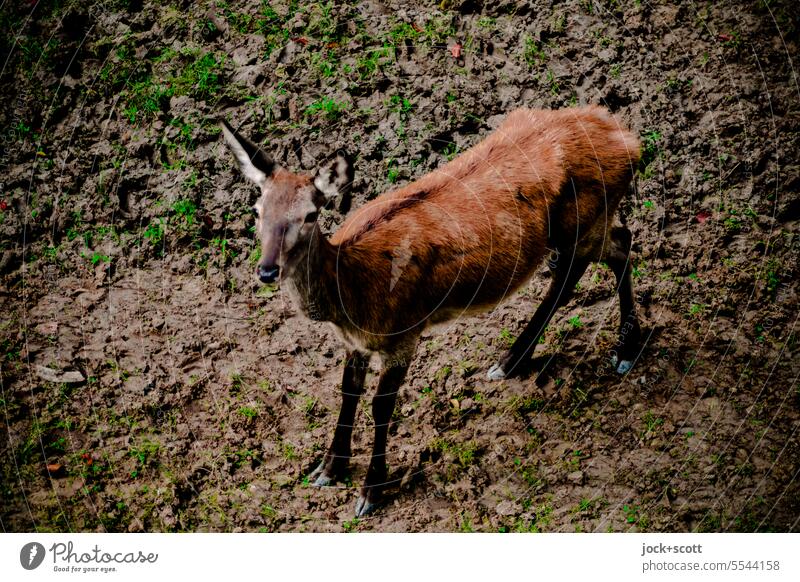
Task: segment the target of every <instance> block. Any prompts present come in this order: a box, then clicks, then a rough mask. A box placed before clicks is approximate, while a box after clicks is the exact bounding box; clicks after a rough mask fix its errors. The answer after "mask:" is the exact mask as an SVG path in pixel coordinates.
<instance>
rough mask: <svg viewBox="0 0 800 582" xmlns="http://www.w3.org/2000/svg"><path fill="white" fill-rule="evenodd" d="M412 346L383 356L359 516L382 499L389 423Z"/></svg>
mask: <svg viewBox="0 0 800 582" xmlns="http://www.w3.org/2000/svg"><path fill="white" fill-rule="evenodd" d="M412 356H413V348H412V349H410V350H405V351H403V352H402V353H397V352H395V353H394V354H392V355H387V356H385V357H384V359H383V370H382V371H381V375H380V379H379V380H378V390H377V391H376V392H375V396H374V398H373V399H372V418H373V420H374V422H375V440H374V441H373V445H372V458H371V459H370V463H369V469H368V470H367V477H366V479H365V480H364V485H363V487H361V493H360V495H359V497H358V501H356V512H355V514H356V517H363V516H365V515H368V514H370V513H372V511H373V510H374V509H375V508H376V507H377V506H378V504H379V503H380V501H381V498H382V495H383V490H384V489H385V487H386V485H387V483H386V481H387V477H388V469H387V466H386V444H387V441H388V439H389V423H390V422H391V420H392V414H393V413H394V406H395V403H396V402H397V393H398V391H399V390H400V386H402V384H403V381H404V380H405V377H406V372H408V366H409V364H410V363H411V362H410V360H411V357H412Z"/></svg>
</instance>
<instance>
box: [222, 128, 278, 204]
mask: <svg viewBox="0 0 800 582" xmlns="http://www.w3.org/2000/svg"><path fill="white" fill-rule="evenodd" d="M220 126H221V127H222V134H223V135H224V136H225V141H226V142H228V147H229V148H230V150H231V151H232V152H233V155H234V156H236V160H237V161H238V162H239V167H240V168H241V169H242V173H243V174H244V175H245V177H246V178H247V179H248V180H250V181H251V182H253V183H255V184H256V185H257V186H258V187H259V188H260V187H262V186H263V185H264V183H265V182H266V181H267V178H268V177H269V176H271V175H272V170H273V168H274V167H275V164H274V163H273V161H272V160H271V159H270V157H269V156H268V155H267V154H265V153H264V152H263V151H261V150H260V149H259V147H258V146H257V145H256V144H254V143H253V142H252V141H250V140H249V139H247V138H246V137H244V136H242V135H240V134H239V133H238V132H236V131H235V130H234V129H233V128H232V127H231V126H230V125H228V122H227V121H225V120H224V119H223V120H221V121H220Z"/></svg>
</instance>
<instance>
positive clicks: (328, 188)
mask: <svg viewBox="0 0 800 582" xmlns="http://www.w3.org/2000/svg"><path fill="white" fill-rule="evenodd" d="M353 174H354V171H353V163H352V162H351V161H350V158H349V156H348V155H347V154H345V153H344V152H338V153H337V154H336V156H334V158H333V159H332V160H330V161H329V162H327V163H326V164H325V165H324V166H322V167H321V168H320V169H319V170H317V175H316V176H315V177H314V186H316V187H317V190H319V191H320V192H322V193H323V194H324V195H325V198H327V199H331V198H336V197H337V196H339V194H341V193H343V192H346V191H347V190H348V189H349V188H350V184H351V183H352V182H353Z"/></svg>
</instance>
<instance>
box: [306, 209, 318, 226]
mask: <svg viewBox="0 0 800 582" xmlns="http://www.w3.org/2000/svg"><path fill="white" fill-rule="evenodd" d="M318 216H319V212H316V211H315V212H309V213H308V214H306V219H305V221H304V222H305V223H306V224H309V223H311V222H315V221H316V220H317V217H318Z"/></svg>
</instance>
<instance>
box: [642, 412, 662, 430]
mask: <svg viewBox="0 0 800 582" xmlns="http://www.w3.org/2000/svg"><path fill="white" fill-rule="evenodd" d="M642 424H644V433H643V435H642V436H644V435H645V434H647V433H651V434H652V433H654V432H655V431H656V430H658V427H660V426H661V425H662V424H664V419H663V418H660V417H658V416H656V415H655V414H653V411H652V410H648V411H647V412H645V413H644V415H643V416H642Z"/></svg>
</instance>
